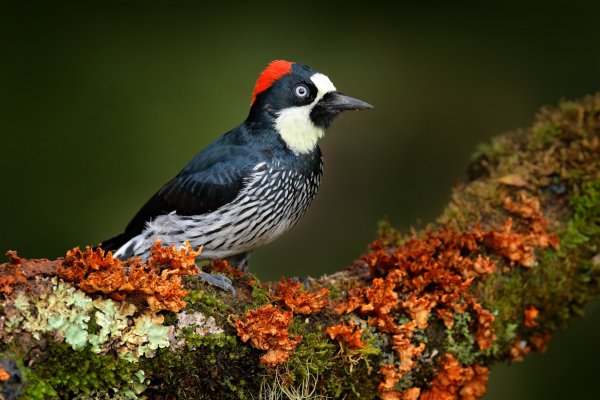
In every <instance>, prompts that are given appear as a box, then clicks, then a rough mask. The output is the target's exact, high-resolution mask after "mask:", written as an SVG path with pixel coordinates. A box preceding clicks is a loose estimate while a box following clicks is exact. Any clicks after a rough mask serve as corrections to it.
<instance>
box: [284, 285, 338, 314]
mask: <svg viewBox="0 0 600 400" xmlns="http://www.w3.org/2000/svg"><path fill="white" fill-rule="evenodd" d="M327 293H329V289H327V288H323V289H321V290H319V291H318V292H317V293H308V292H306V291H305V290H303V289H302V288H301V284H300V282H295V281H293V280H291V279H285V278H281V280H280V281H279V283H278V284H277V285H276V286H275V293H274V295H273V296H272V298H273V299H274V300H275V301H277V302H278V303H280V304H282V305H285V306H287V307H288V308H289V309H290V310H292V312H293V313H294V314H303V315H307V314H312V313H314V312H318V311H320V310H321V309H322V308H323V307H325V305H326V304H327V297H325V296H326V295H327Z"/></svg>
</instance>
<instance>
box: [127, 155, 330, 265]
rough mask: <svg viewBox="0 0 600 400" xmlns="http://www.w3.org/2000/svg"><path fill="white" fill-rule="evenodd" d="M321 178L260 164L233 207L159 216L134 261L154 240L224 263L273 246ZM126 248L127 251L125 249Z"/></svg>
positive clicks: (314, 172)
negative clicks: (196, 250)
mask: <svg viewBox="0 0 600 400" xmlns="http://www.w3.org/2000/svg"><path fill="white" fill-rule="evenodd" d="M322 173H323V162H322V160H321V158H320V157H319V159H318V165H317V166H316V168H311V169H310V170H307V169H305V168H289V166H288V165H282V164H280V163H279V162H278V161H272V162H270V163H268V162H260V163H259V164H257V165H256V166H255V167H254V168H253V170H252V173H251V174H250V175H249V176H248V177H247V178H246V180H245V182H244V186H243V188H242V190H241V191H240V192H239V194H238V195H237V197H236V198H235V199H234V200H233V201H232V202H230V203H228V204H225V205H224V206H222V207H220V208H218V209H217V210H215V211H213V212H210V213H206V214H202V215H178V214H177V213H176V212H172V213H170V214H166V215H160V216H157V217H156V218H155V219H153V220H152V221H151V222H149V223H148V224H147V227H146V229H144V231H143V232H142V233H141V234H140V235H138V236H137V237H135V238H134V239H132V241H131V243H129V245H130V246H131V247H129V246H127V247H128V248H129V249H131V250H133V253H134V254H135V255H144V254H147V253H148V251H149V249H150V247H151V246H152V245H153V244H154V242H155V240H156V238H161V239H162V240H163V243H165V244H170V243H173V244H181V243H183V242H185V241H186V240H188V241H189V242H190V243H191V245H192V246H193V247H199V246H204V249H203V251H202V257H203V258H223V257H229V256H232V255H236V254H240V253H244V252H247V251H251V250H253V249H256V248H257V247H260V246H263V245H265V244H267V243H270V242H272V241H273V240H275V239H277V238H278V237H279V236H281V235H282V234H283V233H284V232H286V231H288V230H289V229H291V228H292V227H293V226H294V225H295V224H296V223H297V222H298V221H299V220H300V218H302V216H303V215H304V214H305V213H306V211H307V209H308V207H309V206H310V204H311V203H312V200H313V199H314V197H315V195H316V193H317V190H318V188H319V184H320V182H321V176H322ZM124 247H125V246H124Z"/></svg>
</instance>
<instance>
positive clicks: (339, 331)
mask: <svg viewBox="0 0 600 400" xmlns="http://www.w3.org/2000/svg"><path fill="white" fill-rule="evenodd" d="M354 328H356V330H355V329H354ZM326 331H327V334H328V335H329V337H330V338H331V340H338V341H339V342H341V343H343V344H345V345H346V346H347V347H348V348H350V349H363V348H365V347H366V346H367V344H366V343H365V342H363V341H362V334H363V331H364V329H362V328H358V327H356V326H355V325H354V322H352V321H350V323H349V324H346V323H345V322H342V323H341V324H339V325H333V326H330V327H328V328H327V329H326Z"/></svg>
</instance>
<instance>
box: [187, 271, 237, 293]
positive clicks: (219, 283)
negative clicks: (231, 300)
mask: <svg viewBox="0 0 600 400" xmlns="http://www.w3.org/2000/svg"><path fill="white" fill-rule="evenodd" d="M195 276H197V277H199V278H200V279H202V280H203V281H204V282H206V283H208V284H209V285H212V286H216V287H218V288H219V289H223V290H225V291H228V292H229V293H231V295H232V296H233V297H235V296H236V293H235V288H234V287H233V284H232V282H231V279H229V278H228V277H226V276H225V275H220V274H215V275H211V274H207V273H206V272H200V273H199V274H198V275H195Z"/></svg>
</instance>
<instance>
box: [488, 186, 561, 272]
mask: <svg viewBox="0 0 600 400" xmlns="http://www.w3.org/2000/svg"><path fill="white" fill-rule="evenodd" d="M519 200H520V202H516V201H514V200H513V199H512V198H510V197H508V196H507V197H505V198H504V199H503V200H502V205H503V206H504V208H505V209H506V210H507V211H509V212H511V213H513V214H516V215H518V216H519V217H521V218H522V219H524V220H525V222H526V232H522V233H521V232H516V231H514V230H513V220H512V218H508V219H507V220H506V223H505V224H504V227H503V228H502V230H501V231H491V232H487V233H486V234H484V241H485V243H486V245H488V246H489V247H491V248H492V249H493V250H494V251H495V252H496V253H498V254H500V255H503V256H504V257H506V258H508V259H509V260H511V262H513V263H518V264H521V265H522V266H524V267H532V266H533V265H534V260H535V257H534V254H533V250H534V248H535V247H542V248H543V247H548V246H552V247H553V248H555V249H558V247H559V239H558V236H556V235H554V234H552V233H549V232H548V226H549V222H548V220H547V219H546V218H545V217H544V214H543V213H542V211H541V208H540V202H539V201H538V200H537V199H536V198H535V197H528V196H527V194H526V193H525V192H521V193H520V194H519Z"/></svg>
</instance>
